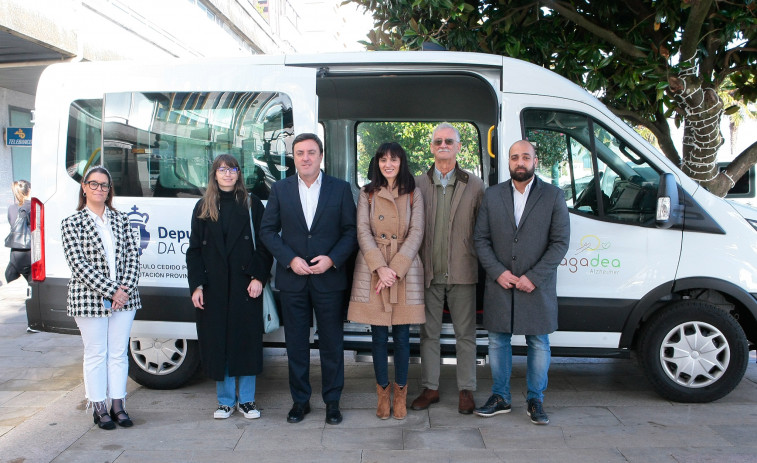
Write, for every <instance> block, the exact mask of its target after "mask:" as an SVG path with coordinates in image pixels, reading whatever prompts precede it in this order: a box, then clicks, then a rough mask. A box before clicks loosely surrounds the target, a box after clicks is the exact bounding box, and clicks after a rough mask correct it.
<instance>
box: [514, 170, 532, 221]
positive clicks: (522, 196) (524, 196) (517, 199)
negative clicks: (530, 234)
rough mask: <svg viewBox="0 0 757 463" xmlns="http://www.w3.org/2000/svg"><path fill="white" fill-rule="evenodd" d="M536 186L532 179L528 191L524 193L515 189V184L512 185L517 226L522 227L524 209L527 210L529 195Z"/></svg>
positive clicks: (527, 187) (527, 186)
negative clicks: (521, 220) (532, 187)
mask: <svg viewBox="0 0 757 463" xmlns="http://www.w3.org/2000/svg"><path fill="white" fill-rule="evenodd" d="M533 184H534V178H533V177H531V181H530V182H528V185H526V189H525V190H523V193H521V192H520V191H518V189H517V188H515V184H513V183H511V186H512V188H513V210H514V212H515V226H520V218H521V216H522V215H523V209H525V208H526V201H528V194H529V193H530V192H531V186H532V185H533Z"/></svg>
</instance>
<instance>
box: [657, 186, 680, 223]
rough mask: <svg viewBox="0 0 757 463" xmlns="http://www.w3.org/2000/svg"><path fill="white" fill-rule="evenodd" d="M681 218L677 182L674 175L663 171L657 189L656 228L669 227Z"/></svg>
mask: <svg viewBox="0 0 757 463" xmlns="http://www.w3.org/2000/svg"><path fill="white" fill-rule="evenodd" d="M682 219H683V207H682V206H681V205H680V204H679V203H678V182H676V178H675V175H673V174H671V173H664V174H662V176H661V177H660V187H659V188H658V190H657V210H656V213H655V222H656V223H657V228H670V227H672V226H673V225H676V224H680V223H681V222H682Z"/></svg>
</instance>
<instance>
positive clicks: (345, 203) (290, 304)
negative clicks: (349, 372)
mask: <svg viewBox="0 0 757 463" xmlns="http://www.w3.org/2000/svg"><path fill="white" fill-rule="evenodd" d="M292 150H293V152H294V166H295V168H296V169H297V175H292V176H290V177H287V178H285V179H283V180H280V181H278V182H276V183H275V184H274V185H273V187H272V188H271V194H270V196H269V198H268V205H267V207H266V210H265V213H264V214H263V221H262V224H261V226H260V239H261V240H262V241H263V244H264V245H265V246H266V247H267V248H268V250H270V251H271V253H272V254H273V256H274V257H275V258H276V260H277V267H276V287H277V288H278V289H279V290H280V296H281V304H282V306H283V315H284V317H283V318H284V327H285V339H286V348H287V356H288V358H289V390H290V392H291V394H292V400H293V401H294V405H292V409H291V410H290V411H289V414H288V416H287V421H288V422H289V423H299V422H300V421H302V419H303V418H304V417H305V415H306V414H307V413H309V412H310V394H311V392H312V388H311V387H310V379H309V376H310V343H309V338H310V319H311V314H312V313H313V311H315V319H316V322H317V324H318V344H319V351H320V356H321V376H322V386H323V390H322V397H323V401H324V402H325V403H326V423H328V424H339V423H341V422H342V414H341V412H340V411H339V399H340V397H341V394H342V388H343V387H344V325H343V323H344V301H345V296H346V294H345V292H346V291H347V290H348V289H349V287H348V281H347V272H346V269H345V265H346V264H347V261H348V259H349V258H350V256H352V254H353V252H354V251H355V250H356V249H357V235H356V217H355V202H354V200H353V198H352V191H351V189H350V185H349V184H348V183H347V182H345V181H343V180H339V179H337V178H334V177H331V176H329V175H326V174H324V173H323V172H321V170H320V166H321V161H323V143H322V142H321V140H320V139H319V138H318V136H317V135H315V134H312V133H302V134H300V135H298V136H297V137H295V139H294V143H293V144H292ZM279 232H281V234H279Z"/></svg>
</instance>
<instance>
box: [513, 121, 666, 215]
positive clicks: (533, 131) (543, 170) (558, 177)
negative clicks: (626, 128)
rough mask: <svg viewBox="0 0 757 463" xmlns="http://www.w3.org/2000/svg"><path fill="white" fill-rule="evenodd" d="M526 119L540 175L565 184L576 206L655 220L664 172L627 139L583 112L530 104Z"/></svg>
mask: <svg viewBox="0 0 757 463" xmlns="http://www.w3.org/2000/svg"><path fill="white" fill-rule="evenodd" d="M523 121H524V129H525V136H526V138H528V139H529V140H530V141H531V142H533V143H534V145H536V152H537V155H538V156H539V167H538V172H537V173H538V175H539V176H540V177H541V178H542V179H543V180H545V181H547V182H550V183H552V184H554V185H557V186H559V187H560V188H561V189H562V190H563V192H564V194H565V201H566V203H567V205H568V208H569V209H570V210H571V211H573V212H576V213H580V214H583V215H593V216H596V217H600V218H603V219H607V220H612V221H617V222H623V223H632V224H637V225H643V226H650V227H651V226H654V218H655V204H656V201H657V187H658V185H659V183H660V174H659V172H657V171H656V170H655V169H654V168H653V167H652V166H651V165H650V164H649V163H648V162H647V161H646V160H645V159H644V158H643V157H642V156H641V155H640V154H638V153H637V152H636V151H635V150H634V149H633V148H631V147H630V146H629V145H628V144H627V143H625V142H624V141H623V140H622V139H620V138H618V137H617V136H616V135H615V134H614V133H612V132H610V131H609V130H608V129H607V128H605V127H604V126H602V125H601V124H599V123H598V122H597V121H595V120H593V119H592V118H590V117H588V116H585V115H582V114H576V113H571V112H565V111H552V110H536V109H528V110H526V111H524V112H523Z"/></svg>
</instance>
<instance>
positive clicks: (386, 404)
mask: <svg viewBox="0 0 757 463" xmlns="http://www.w3.org/2000/svg"><path fill="white" fill-rule="evenodd" d="M376 394H377V395H378V406H376V416H378V417H379V418H381V419H382V420H386V419H388V418H389V410H390V407H391V406H392V398H391V395H392V384H391V383H389V384H387V385H386V387H381V386H380V385H378V384H376Z"/></svg>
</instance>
